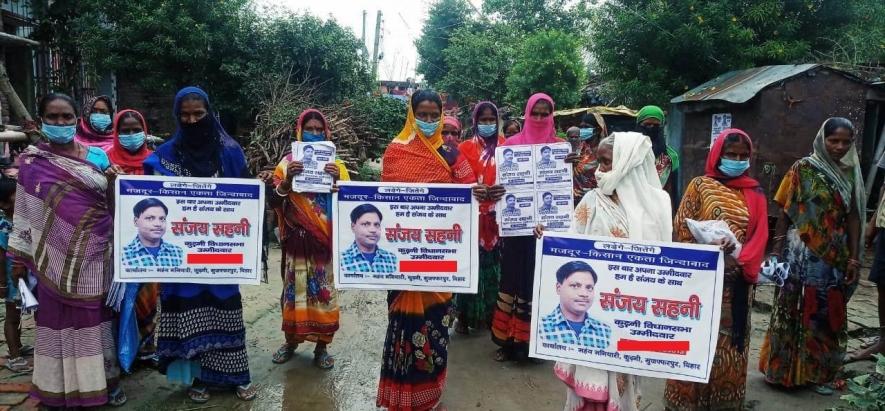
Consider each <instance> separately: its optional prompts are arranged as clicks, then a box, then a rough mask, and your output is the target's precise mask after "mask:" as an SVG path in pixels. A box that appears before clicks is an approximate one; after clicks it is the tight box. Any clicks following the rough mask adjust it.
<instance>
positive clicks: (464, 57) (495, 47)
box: [437, 24, 519, 102]
mask: <svg viewBox="0 0 885 411" xmlns="http://www.w3.org/2000/svg"><path fill="white" fill-rule="evenodd" d="M518 41H519V37H518V36H517V35H516V34H515V33H513V31H512V30H510V28H509V27H507V26H504V25H502V24H497V25H492V26H491V27H486V26H479V27H477V28H472V27H471V28H468V27H465V28H462V29H460V30H458V31H457V32H455V34H454V35H453V36H452V38H451V42H450V44H449V47H447V48H446V49H445V51H444V53H443V54H444V56H445V59H446V61H447V62H448V66H449V69H448V71H446V73H445V75H444V76H443V77H442V79H440V81H439V82H438V83H437V87H438V88H439V89H440V90H445V91H447V92H448V93H449V94H451V95H452V96H454V97H455V98H457V99H458V100H460V101H481V100H491V101H496V102H503V101H504V97H505V95H506V92H507V88H506V87H507V84H506V79H507V75H508V74H509V73H510V67H511V66H512V65H513V60H514V55H515V54H516V47H517V42H518Z"/></svg>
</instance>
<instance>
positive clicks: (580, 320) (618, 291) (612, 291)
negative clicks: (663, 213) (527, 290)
mask: <svg viewBox="0 0 885 411" xmlns="http://www.w3.org/2000/svg"><path fill="white" fill-rule="evenodd" d="M535 258H536V264H535V284H534V289H533V293H534V294H533V295H534V303H533V304H532V325H531V336H530V341H529V355H530V356H532V357H535V358H543V359H548V360H555V361H562V362H566V363H571V364H576V365H581V366H586V367H591V368H596V369H600V370H607V371H616V372H622V373H627V374H635V375H641V376H647V377H655V378H670V379H676V380H683V381H692V382H700V383H706V382H708V380H709V378H710V369H711V367H712V365H713V358H714V354H715V350H716V341H717V338H718V333H719V315H720V310H721V307H720V304H721V301H722V282H723V262H722V261H723V260H722V253H721V251H720V250H719V249H718V248H717V247H715V246H709V245H695V244H682V243H665V242H649V241H632V240H627V239H618V238H614V237H589V236H579V235H573V234H559V233H550V234H545V235H544V237H543V238H542V239H541V240H540V241H538V245H537V250H536V257H535Z"/></svg>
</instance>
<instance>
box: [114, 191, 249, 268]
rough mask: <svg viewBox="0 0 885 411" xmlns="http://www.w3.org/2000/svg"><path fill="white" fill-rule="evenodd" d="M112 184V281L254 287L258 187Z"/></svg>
mask: <svg viewBox="0 0 885 411" xmlns="http://www.w3.org/2000/svg"><path fill="white" fill-rule="evenodd" d="M115 184H116V196H115V197H116V201H115V207H116V208H115V210H114V254H115V258H114V281H118V282H124V283H128V282H155V283H198V284H253V285H257V284H259V283H260V282H261V267H262V266H261V244H262V235H263V233H264V230H263V227H264V184H262V183H261V182H260V181H258V180H248V179H234V178H189V177H166V176H136V175H124V176H119V177H117V180H116V183H115Z"/></svg>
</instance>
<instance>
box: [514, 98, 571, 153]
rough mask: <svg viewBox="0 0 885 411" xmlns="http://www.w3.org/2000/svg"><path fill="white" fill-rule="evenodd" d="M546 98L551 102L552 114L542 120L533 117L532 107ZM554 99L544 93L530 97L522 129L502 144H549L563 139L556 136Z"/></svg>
mask: <svg viewBox="0 0 885 411" xmlns="http://www.w3.org/2000/svg"><path fill="white" fill-rule="evenodd" d="M540 100H546V101H547V102H548V103H550V115H549V116H547V117H544V118H542V119H540V120H535V119H533V118H532V109H533V108H534V107H535V104H538V101H540ZM554 107H555V106H554V103H553V99H552V98H550V96H548V95H546V94H544V93H535V94H533V95H532V96H531V97H529V101H528V102H527V103H526V105H525V124H523V126H522V131H520V132H519V133H516V134H514V135H513V137H510V138H508V139H507V141H505V142H504V144H502V146H514V145H519V144H548V143H556V142H559V141H561V140H560V139H559V138H557V137H556V126H554V125H553V110H554Z"/></svg>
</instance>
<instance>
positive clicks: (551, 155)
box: [531, 142, 572, 190]
mask: <svg viewBox="0 0 885 411" xmlns="http://www.w3.org/2000/svg"><path fill="white" fill-rule="evenodd" d="M531 147H532V150H533V152H534V157H535V189H536V190H551V189H554V188H566V189H571V187H572V165H571V164H569V163H566V162H565V157H566V156H568V155H569V153H571V152H572V145H571V144H569V143H565V142H563V143H553V144H535V145H532V146H531Z"/></svg>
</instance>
